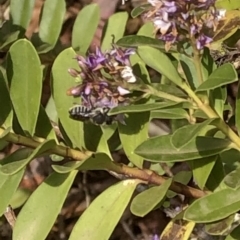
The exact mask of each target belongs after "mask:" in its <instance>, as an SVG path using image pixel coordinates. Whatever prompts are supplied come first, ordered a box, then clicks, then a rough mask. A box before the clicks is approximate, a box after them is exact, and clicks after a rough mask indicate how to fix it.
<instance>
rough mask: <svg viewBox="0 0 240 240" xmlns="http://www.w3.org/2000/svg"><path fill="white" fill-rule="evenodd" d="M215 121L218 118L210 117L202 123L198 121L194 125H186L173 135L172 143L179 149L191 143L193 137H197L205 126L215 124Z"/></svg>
mask: <svg viewBox="0 0 240 240" xmlns="http://www.w3.org/2000/svg"><path fill="white" fill-rule="evenodd" d="M215 121H216V119H208V120H206V121H204V122H201V123H196V124H194V125H186V126H184V127H181V128H179V129H178V130H177V131H175V132H174V133H173V135H172V138H171V143H172V145H173V146H174V147H175V148H177V149H180V148H182V147H184V146H186V145H187V144H189V142H191V141H192V139H194V138H196V136H197V135H199V133H200V132H201V130H202V129H203V128H205V127H206V126H208V125H210V124H213V123H214V122H215Z"/></svg>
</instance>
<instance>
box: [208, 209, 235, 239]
mask: <svg viewBox="0 0 240 240" xmlns="http://www.w3.org/2000/svg"><path fill="white" fill-rule="evenodd" d="M233 222H234V214H233V215H231V216H229V217H227V218H225V219H223V220H220V221H217V222H213V223H207V224H206V225H205V231H206V232H207V233H208V234H210V235H214V236H219V235H225V234H226V233H227V232H228V231H229V229H231V226H232V224H233Z"/></svg>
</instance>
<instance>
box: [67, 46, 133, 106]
mask: <svg viewBox="0 0 240 240" xmlns="http://www.w3.org/2000/svg"><path fill="white" fill-rule="evenodd" d="M134 53H135V52H134V50H133V49H122V48H120V47H117V46H115V45H114V44H113V47H112V49H111V50H110V51H106V52H105V53H103V52H102V51H101V50H100V49H99V48H96V51H95V53H90V54H89V55H88V56H87V57H83V56H77V57H76V59H77V61H78V64H79V67H80V68H81V71H78V70H76V69H69V73H70V74H71V75H72V76H74V77H78V76H80V77H81V79H82V81H81V83H80V84H79V85H77V86H75V87H73V88H71V89H69V90H68V92H67V94H68V95H71V96H75V97H80V98H81V104H82V105H83V106H86V107H89V108H103V107H107V108H113V107H116V106H118V105H126V104H127V103H128V98H127V96H126V95H127V94H129V93H130V91H129V90H128V87H127V86H128V85H129V84H132V83H134V82H136V77H135V76H134V74H133V71H132V68H131V64H130V61H129V57H130V55H131V54H134Z"/></svg>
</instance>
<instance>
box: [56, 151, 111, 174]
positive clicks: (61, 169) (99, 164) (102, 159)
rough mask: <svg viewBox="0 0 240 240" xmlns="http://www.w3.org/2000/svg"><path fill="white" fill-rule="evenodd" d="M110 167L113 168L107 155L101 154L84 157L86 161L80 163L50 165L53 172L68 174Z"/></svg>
mask: <svg viewBox="0 0 240 240" xmlns="http://www.w3.org/2000/svg"><path fill="white" fill-rule="evenodd" d="M111 167H114V163H113V162H112V160H111V158H110V157H109V156H108V154H106V153H101V152H99V153H96V154H93V155H92V156H89V157H86V159H84V160H82V161H72V162H68V163H65V164H63V165H52V168H53V169H54V171H56V172H58V173H68V172H70V171H72V170H74V169H78V170H79V171H87V170H106V169H108V168H111Z"/></svg>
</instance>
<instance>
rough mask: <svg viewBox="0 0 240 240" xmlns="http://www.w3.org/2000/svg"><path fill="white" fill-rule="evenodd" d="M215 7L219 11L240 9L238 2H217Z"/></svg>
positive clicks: (221, 0)
mask: <svg viewBox="0 0 240 240" xmlns="http://www.w3.org/2000/svg"><path fill="white" fill-rule="evenodd" d="M216 7H217V8H220V9H226V10H231V9H238V8H240V2H239V1H235V0H217V1H216Z"/></svg>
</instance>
